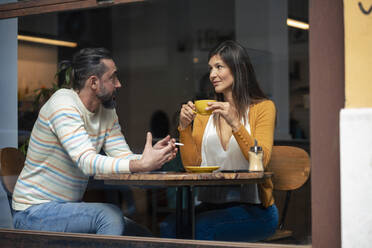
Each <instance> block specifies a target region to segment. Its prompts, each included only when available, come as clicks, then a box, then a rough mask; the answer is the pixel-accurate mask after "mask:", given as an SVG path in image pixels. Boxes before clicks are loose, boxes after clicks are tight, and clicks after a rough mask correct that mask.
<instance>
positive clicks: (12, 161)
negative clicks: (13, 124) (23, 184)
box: [0, 147, 25, 193]
mask: <svg viewBox="0 0 372 248" xmlns="http://www.w3.org/2000/svg"><path fill="white" fill-rule="evenodd" d="M24 163H25V156H24V155H23V153H22V152H20V151H19V150H18V149H17V148H13V147H6V148H2V149H0V176H1V181H2V182H3V184H4V186H5V189H6V190H7V191H8V192H10V193H13V190H14V186H15V184H16V182H17V179H18V176H19V174H20V173H21V171H22V169H23V166H24Z"/></svg>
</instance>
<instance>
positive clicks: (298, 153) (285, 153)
mask: <svg viewBox="0 0 372 248" xmlns="http://www.w3.org/2000/svg"><path fill="white" fill-rule="evenodd" d="M268 170H269V171H272V172H274V175H273V178H272V180H273V184H274V189H275V190H294V189H298V188H299V187H301V186H302V185H303V184H304V183H305V182H306V181H307V179H308V178H309V175H310V158H309V154H307V152H306V151H305V150H303V149H301V148H299V147H294V146H273V149H272V153H271V160H270V163H269V165H268Z"/></svg>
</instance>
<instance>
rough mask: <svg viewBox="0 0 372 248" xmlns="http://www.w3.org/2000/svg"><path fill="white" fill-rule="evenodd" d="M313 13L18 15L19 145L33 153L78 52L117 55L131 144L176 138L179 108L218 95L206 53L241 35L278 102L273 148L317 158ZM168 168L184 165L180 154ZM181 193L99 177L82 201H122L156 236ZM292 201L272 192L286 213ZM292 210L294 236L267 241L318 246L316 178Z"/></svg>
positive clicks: (240, 0)
mask: <svg viewBox="0 0 372 248" xmlns="http://www.w3.org/2000/svg"><path fill="white" fill-rule="evenodd" d="M308 12H309V2H308V0H280V1H274V0H264V1H245V0H235V1H231V0H213V1H211V0H202V1H201V0H143V1H134V2H131V1H128V3H125V4H120V5H115V6H107V7H100V8H90V9H78V10H69V11H62V12H52V13H43V14H36V15H28V16H21V17H18V24H17V25H18V48H17V52H18V61H17V63H18V68H17V69H18V72H17V74H18V86H17V87H18V88H17V95H18V102H17V104H18V106H17V108H18V111H17V113H18V140H17V142H18V144H17V146H18V149H19V150H22V149H23V152H24V153H25V152H27V142H28V139H29V137H30V133H31V130H32V127H33V124H34V122H35V120H36V118H37V114H38V110H39V109H40V108H41V106H42V104H43V103H44V102H45V101H46V100H47V98H48V96H49V95H48V94H50V92H53V90H55V89H56V88H60V87H62V86H61V75H60V74H59V72H58V64H59V62H61V61H62V60H66V59H71V57H72V55H73V54H74V53H75V52H76V51H78V50H79V49H81V48H84V47H105V48H107V49H109V50H110V51H111V52H112V54H113V56H114V60H115V63H116V66H117V68H118V73H119V74H118V77H119V80H120V82H121V84H122V88H121V89H120V90H119V92H118V97H117V107H116V111H117V114H118V116H119V120H120V125H121V127H122V132H123V134H124V136H125V138H126V141H127V142H128V144H129V146H130V148H131V150H132V151H133V152H134V153H141V152H142V151H143V147H144V144H145V133H146V131H151V132H152V134H153V136H154V140H155V141H156V140H159V139H161V138H162V137H164V136H165V135H167V134H170V135H171V136H172V137H175V138H178V135H179V134H178V131H177V126H178V118H179V111H180V107H181V106H182V104H183V103H185V102H187V101H189V100H190V101H194V100H198V99H204V98H209V97H210V96H211V93H212V92H211V90H212V88H211V85H210V83H209V79H208V61H207V56H208V52H209V50H210V49H211V48H213V47H214V46H215V45H217V44H218V43H220V42H222V41H224V40H236V41H238V42H239V43H240V44H242V45H243V46H244V47H245V48H246V49H247V51H248V53H249V56H250V58H251V60H252V64H253V67H254V70H255V72H256V75H257V78H258V81H259V83H260V85H261V87H262V89H263V91H264V92H265V94H266V95H267V96H268V97H269V98H270V99H271V100H273V101H274V102H275V105H276V108H277V120H276V127H275V139H274V144H275V145H288V146H296V147H300V148H302V149H303V150H305V151H306V152H307V153H308V154H309V155H310V156H311V154H310V103H309V24H308V21H309V15H308ZM162 170H164V171H182V170H183V165H182V161H181V160H180V157H179V155H177V157H176V159H174V160H173V161H171V162H169V163H167V164H165V165H164V166H163V169H162ZM196 194H197V193H196ZM175 195H176V189H175V188H172V187H169V188H158V187H141V186H139V187H134V186H125V187H120V188H119V187H107V186H105V185H103V184H102V183H100V182H97V181H95V180H94V179H92V180H91V181H90V183H89V185H88V189H87V192H86V195H85V196H84V200H86V201H92V202H94V201H99V202H109V203H114V204H117V205H118V206H119V207H120V208H121V209H122V210H123V212H124V214H125V215H126V216H128V217H131V218H132V219H133V220H135V221H137V222H138V223H141V224H142V225H145V226H147V227H148V228H149V229H150V230H151V231H152V232H153V233H154V234H155V236H156V235H159V223H160V222H161V221H162V220H163V219H164V218H165V217H166V216H167V215H168V214H170V213H173V212H174V211H175V207H176V201H175ZM285 197H286V195H285V193H284V192H275V200H276V202H277V205H278V207H279V210H280V211H283V208H284V202H285ZM196 204H197V203H196ZM286 212H287V214H286V217H285V222H284V226H285V228H286V229H290V230H292V234H291V235H290V237H286V238H283V239H278V240H272V241H262V242H263V243H270V242H271V243H281V244H297V245H309V244H311V186H310V180H307V181H306V182H305V183H304V184H303V185H302V186H301V187H299V188H298V189H296V190H294V191H293V193H292V196H291V201H290V204H289V205H288V209H287V210H286Z"/></svg>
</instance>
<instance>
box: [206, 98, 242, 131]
mask: <svg viewBox="0 0 372 248" xmlns="http://www.w3.org/2000/svg"><path fill="white" fill-rule="evenodd" d="M206 110H212V112H213V113H214V114H215V113H216V114H220V115H221V116H222V117H223V118H224V119H225V120H226V122H227V124H229V125H230V126H231V128H232V130H233V132H236V131H238V129H239V127H240V125H241V124H240V120H239V117H238V112H237V111H236V109H235V107H234V106H232V105H231V104H230V103H228V102H210V103H208V107H207V108H206Z"/></svg>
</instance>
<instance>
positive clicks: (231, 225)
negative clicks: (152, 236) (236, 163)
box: [160, 204, 278, 242]
mask: <svg viewBox="0 0 372 248" xmlns="http://www.w3.org/2000/svg"><path fill="white" fill-rule="evenodd" d="M277 226H278V209H277V208H276V206H275V204H274V205H272V206H270V207H268V208H263V207H261V206H258V205H245V204H241V205H237V206H233V207H228V208H223V209H214V210H208V211H203V212H201V213H197V214H196V224H195V236H196V239H199V240H223V241H245V242H255V241H260V240H263V239H265V238H267V237H269V236H271V235H272V234H274V233H275V230H276V228H277ZM160 233H161V235H162V237H165V238H174V237H175V216H174V214H172V215H170V216H168V217H167V218H166V219H165V221H164V222H162V223H161V224H160Z"/></svg>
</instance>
